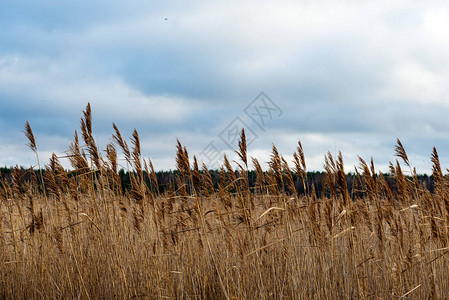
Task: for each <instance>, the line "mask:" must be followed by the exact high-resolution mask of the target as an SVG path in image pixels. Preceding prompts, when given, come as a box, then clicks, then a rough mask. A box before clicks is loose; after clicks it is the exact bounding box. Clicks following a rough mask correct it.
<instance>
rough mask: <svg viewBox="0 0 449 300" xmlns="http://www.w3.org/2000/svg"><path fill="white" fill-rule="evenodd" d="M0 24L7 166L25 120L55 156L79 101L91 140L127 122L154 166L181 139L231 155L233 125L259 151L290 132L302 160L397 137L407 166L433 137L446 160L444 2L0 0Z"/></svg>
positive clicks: (378, 159)
mask: <svg viewBox="0 0 449 300" xmlns="http://www.w3.org/2000/svg"><path fill="white" fill-rule="evenodd" d="M0 28H1V30H0V165H2V166H5V165H6V166H11V165H15V164H19V165H24V166H29V165H34V164H35V163H36V160H35V157H34V154H33V153H32V152H31V151H30V150H29V149H28V148H27V147H26V145H25V144H26V143H27V140H26V138H25V137H24V135H23V133H22V132H21V131H22V130H23V125H24V123H25V121H27V120H28V121H29V122H30V124H31V126H32V128H33V131H34V133H35V135H36V139H37V143H38V150H39V154H40V155H41V157H42V159H43V160H44V161H45V162H46V160H47V158H48V157H49V155H50V154H51V153H52V152H55V153H57V154H58V155H63V152H64V151H65V150H67V149H68V146H69V144H70V142H71V140H72V139H73V134H74V131H75V129H77V128H78V127H79V120H80V117H81V115H82V110H83V109H84V108H85V106H86V104H87V103H88V102H90V103H91V105H92V110H93V119H94V122H93V126H94V135H95V137H96V139H97V142H98V144H99V146H100V147H101V148H102V149H104V148H105V146H106V144H107V143H108V142H110V141H111V134H112V133H113V129H112V122H115V123H116V124H117V126H118V127H119V128H120V130H121V131H122V134H123V135H124V136H126V137H130V135H131V133H132V130H133V129H134V128H136V129H137V130H138V132H139V134H140V137H141V140H142V148H143V155H144V157H150V158H151V159H152V160H153V162H154V165H155V167H156V168H157V169H173V168H174V166H175V159H174V154H175V144H176V138H179V139H180V141H181V142H182V143H183V144H184V145H186V146H187V148H188V149H189V152H190V154H192V155H193V154H196V155H197V156H199V157H200V159H201V160H203V161H206V162H207V160H208V159H209V158H210V156H211V149H212V150H214V149H218V150H220V151H219V152H220V153H221V152H227V153H229V154H230V156H231V157H232V158H234V155H233V154H232V150H231V149H230V148H231V147H233V144H232V143H226V142H227V140H228V141H229V139H230V138H231V134H230V133H229V132H231V131H232V130H234V129H235V128H237V127H239V126H245V127H247V132H248V133H249V135H250V136H251V137H253V139H252V144H251V145H250V149H249V150H250V151H249V152H250V155H252V156H255V157H257V158H259V159H260V160H261V161H262V162H266V161H267V160H268V157H269V151H270V150H271V145H272V143H274V144H275V145H276V146H277V147H278V148H279V150H280V152H281V153H282V154H284V155H285V156H286V157H287V158H290V157H291V156H292V153H293V151H294V150H295V147H296V143H297V141H298V140H299V139H300V140H301V141H302V144H303V147H304V150H305V154H306V159H307V162H308V166H309V169H314V170H322V164H323V156H324V154H325V153H326V152H327V151H331V152H332V153H337V152H338V150H341V151H342V153H343V157H344V160H345V163H346V167H347V170H348V171H350V170H352V168H353V166H354V164H358V163H357V155H360V156H362V157H363V158H365V159H366V160H369V159H370V157H373V158H374V161H375V163H376V164H377V166H378V167H379V168H380V169H383V170H386V166H387V165H388V162H389V161H393V160H394V159H395V158H394V156H393V154H394V145H395V142H396V138H400V139H401V141H402V142H403V144H404V146H405V147H406V150H407V152H408V154H409V157H410V160H411V163H412V164H413V165H415V166H416V167H417V170H418V172H420V173H423V172H429V170H430V168H431V165H430V159H429V156H430V153H431V151H432V147H433V146H436V147H437V149H438V151H439V154H440V157H441V161H442V163H443V167H444V168H446V167H449V139H448V137H449V122H448V121H447V120H448V115H449V93H448V92H449V56H448V53H449V4H447V1H440V2H438V1H434V2H429V1H412V0H410V1H321V0H313V1H311V0H308V1H185V0H183V1H148V0H145V1H144V0H142V1H139V0H130V1H115V0H108V1H102V0H98V1H87V0H80V1H55V0H54V1H51V0H42V1H34V0H33V1H32V0H28V1H18V0H2V1H0ZM261 92H264V93H265V94H264V95H262V96H261V97H259V98H256V97H257V96H258V95H259V94H260V93H261ZM262 121H263V122H264V124H262V126H260V125H261V122H262ZM242 124H244V125H242ZM228 144H230V146H229V145H228ZM213 147H215V148H213ZM205 149H206V150H205ZM208 155H209V156H208ZM67 166H68V165H67Z"/></svg>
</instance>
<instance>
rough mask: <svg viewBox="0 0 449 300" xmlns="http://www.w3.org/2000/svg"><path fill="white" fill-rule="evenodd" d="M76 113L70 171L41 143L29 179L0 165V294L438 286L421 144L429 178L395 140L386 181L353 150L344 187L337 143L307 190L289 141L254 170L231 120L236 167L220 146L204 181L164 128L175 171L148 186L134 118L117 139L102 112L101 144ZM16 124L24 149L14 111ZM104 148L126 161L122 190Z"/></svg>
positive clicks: (441, 262) (408, 293) (218, 294)
mask: <svg viewBox="0 0 449 300" xmlns="http://www.w3.org/2000/svg"><path fill="white" fill-rule="evenodd" d="M83 113H84V115H83V118H82V120H81V138H80V140H78V137H77V136H75V140H74V141H73V143H72V144H71V145H70V152H69V154H68V158H67V159H69V161H70V163H71V165H72V167H73V170H74V171H71V172H67V171H65V170H64V168H63V167H62V166H61V164H60V162H59V160H58V158H57V157H56V155H54V156H53V157H52V159H51V160H50V162H49V163H48V164H47V165H46V166H45V172H43V176H42V178H43V180H41V177H40V176H34V174H35V173H34V172H31V173H32V174H33V176H31V179H30V180H23V178H21V175H20V172H19V170H18V168H16V169H15V171H14V172H13V176H12V180H9V181H7V180H5V179H4V178H3V179H0V212H1V214H0V298H2V299H35V298H36V299H78V298H80V299H105V298H106V299H284V298H285V299H448V298H449V261H448V259H449V253H448V252H449V245H448V243H449V240H448V223H449V178H448V177H446V176H443V171H442V170H441V167H440V163H439V159H438V154H437V152H436V150H435V149H434V152H433V154H432V157H431V162H432V164H433V181H434V185H435V186H434V188H432V192H430V191H429V187H426V186H424V185H423V184H421V183H420V182H419V181H418V179H417V176H416V172H415V171H414V169H413V168H412V167H411V166H410V163H409V161H408V158H407V154H406V152H405V150H404V147H403V146H402V144H401V143H400V141H399V140H398V145H397V146H396V156H397V158H398V160H399V161H400V162H395V163H394V164H392V165H391V166H390V174H389V176H391V177H393V178H394V179H395V188H391V187H390V186H389V185H388V184H387V181H386V179H385V178H384V176H383V175H382V173H380V172H376V171H375V166H374V165H373V164H372V163H366V162H365V161H364V160H363V159H360V166H359V167H358V170H359V172H358V173H357V174H356V175H354V176H355V177H356V180H355V182H356V188H357V191H358V193H356V194H354V193H353V192H352V191H351V192H350V191H348V188H347V183H346V175H345V173H344V169H343V160H342V156H341V154H340V155H338V156H337V157H332V155H331V154H330V153H328V154H327V155H326V157H325V161H324V166H325V171H326V176H325V179H324V182H323V186H325V189H324V190H323V191H321V190H319V191H318V190H315V188H314V186H313V185H310V184H309V183H308V181H307V180H306V178H305V176H306V175H307V173H306V171H307V169H306V161H305V159H304V153H303V150H302V146H301V143H298V148H297V152H296V153H295V155H294V161H293V162H291V163H290V164H291V166H289V165H288V162H287V161H286V160H285V159H284V158H283V157H282V155H281V154H279V153H278V151H277V149H276V147H274V146H273V151H272V154H271V161H270V162H269V170H268V171H267V172H263V171H262V169H261V167H260V165H259V162H258V161H257V160H255V159H249V158H248V157H247V152H246V151H247V150H246V142H245V134H244V132H242V135H241V137H240V143H239V150H238V151H236V152H237V154H238V158H239V159H238V160H237V161H236V163H237V164H238V168H237V169H236V170H234V169H233V168H232V166H231V164H230V162H229V161H228V159H227V158H226V157H225V158H224V163H223V167H222V169H221V171H220V182H219V184H218V187H214V186H213V184H212V180H211V177H210V174H209V172H208V170H207V167H206V166H204V165H203V166H200V167H199V166H198V163H197V160H196V158H194V159H189V155H188V152H187V149H186V148H185V147H183V146H182V145H181V143H179V142H178V145H177V157H176V164H177V173H176V174H177V175H176V181H175V182H173V183H172V184H171V185H170V188H169V189H168V190H167V191H165V192H164V193H160V192H159V189H158V182H157V177H156V174H155V172H154V170H153V166H152V164H151V161H150V160H145V159H143V158H142V157H141V153H140V141H139V136H138V134H137V131H134V133H133V136H132V138H131V143H130V147H128V144H127V142H126V141H125V140H124V139H123V138H122V136H121V134H120V131H119V130H118V129H117V127H116V126H115V125H114V129H115V133H114V135H113V138H114V141H115V143H114V144H115V145H116V146H114V144H112V143H111V144H109V145H108V146H107V149H106V155H105V157H102V155H101V153H102V152H101V151H100V150H99V149H98V148H97V145H96V143H95V140H94V138H93V135H92V125H91V124H92V122H91V111H90V105H88V106H87V108H86V110H85V111H84V112H83ZM25 134H26V136H27V137H28V139H29V146H30V148H31V150H32V151H34V152H35V153H36V155H38V149H37V147H36V142H35V139H34V135H33V132H32V130H31V127H30V126H29V124H28V122H27V123H26V126H25ZM116 149H119V150H120V151H121V152H123V155H124V157H125V159H126V162H127V165H128V166H129V171H131V188H130V189H129V190H126V191H125V192H123V191H122V188H121V183H120V179H119V176H118V172H117V170H118V164H117V150H116ZM37 162H38V163H39V169H40V162H39V159H38V157H37ZM191 162H192V163H191ZM248 169H253V170H255V171H256V174H257V181H256V184H255V186H251V187H250V185H249V183H248ZM292 174H295V177H294V178H296V180H299V182H300V184H301V185H303V187H304V189H305V191H306V192H305V194H301V195H298V194H297V193H296V190H295V182H294V179H293V176H292ZM405 174H407V176H406V175H405ZM296 184H298V182H296Z"/></svg>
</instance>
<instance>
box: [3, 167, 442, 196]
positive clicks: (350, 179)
mask: <svg viewBox="0 0 449 300" xmlns="http://www.w3.org/2000/svg"><path fill="white" fill-rule="evenodd" d="M13 170H14V168H7V167H0V175H1V176H0V178H2V177H3V178H4V180H6V181H8V182H11V179H12V174H13ZM18 170H19V172H20V175H21V180H22V182H30V181H31V180H32V177H33V176H32V173H31V170H30V169H25V168H23V167H20V168H18ZM33 171H34V173H35V176H36V177H35V178H37V179H38V182H42V181H41V180H40V176H41V172H42V174H45V170H42V171H39V170H33ZM200 172H201V171H200ZM209 172H210V175H211V179H212V183H213V185H214V187H215V189H218V186H219V182H220V171H217V170H209ZM235 172H236V175H237V172H238V171H235ZM177 173H178V171H176V170H173V171H159V172H156V175H157V181H158V183H159V192H160V193H164V192H165V191H167V190H169V189H170V188H176V186H175V185H176V174H177ZM325 174H326V173H325V172H319V171H313V172H307V183H306V186H307V187H309V188H311V187H312V186H314V188H315V191H316V193H317V196H320V195H321V193H323V192H324V190H323V182H324V177H325ZM75 175H76V172H70V171H68V176H69V177H71V176H75ZM118 175H119V177H120V181H121V184H122V191H123V192H124V193H126V191H129V190H130V188H131V180H130V174H129V172H128V171H125V170H124V169H120V170H119V172H118ZM292 176H293V180H294V184H295V188H296V191H297V193H298V194H299V195H301V194H304V185H303V183H302V181H301V180H300V178H298V176H297V175H296V174H295V173H294V172H292ZM383 176H384V177H385V179H386V181H387V183H388V185H389V186H390V188H391V189H392V190H397V187H396V181H395V179H394V178H393V177H392V176H390V175H389V174H388V173H383ZM144 178H145V181H146V183H147V184H148V185H149V184H150V178H149V176H148V174H146V172H145V171H144ZM417 178H418V182H419V183H421V184H423V185H425V186H426V188H427V189H428V190H429V191H431V192H433V189H434V183H433V176H432V175H431V176H429V175H426V174H424V175H417ZM409 179H410V180H411V178H409ZM346 181H347V186H348V191H349V192H350V194H351V196H352V197H355V196H357V195H360V194H361V193H363V190H362V189H361V188H360V187H359V185H358V184H356V182H357V176H356V174H353V173H349V174H346ZM248 182H249V186H250V187H254V186H255V184H256V172H255V171H251V170H250V171H249V172H248Z"/></svg>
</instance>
